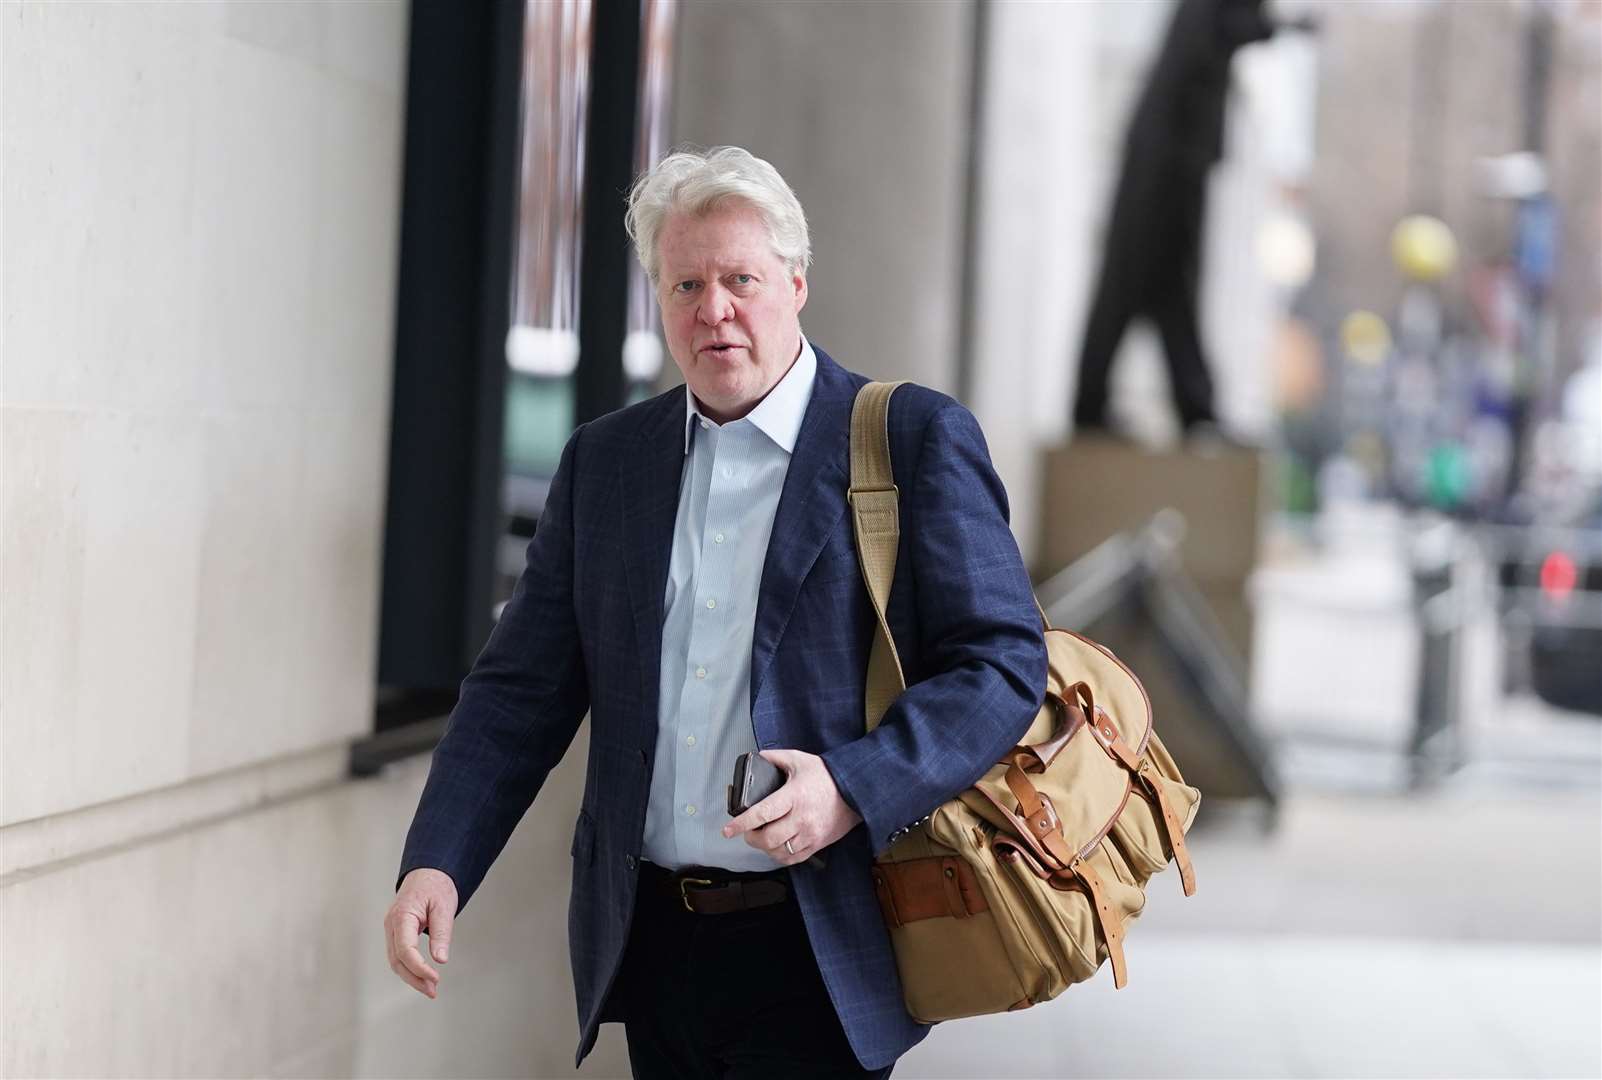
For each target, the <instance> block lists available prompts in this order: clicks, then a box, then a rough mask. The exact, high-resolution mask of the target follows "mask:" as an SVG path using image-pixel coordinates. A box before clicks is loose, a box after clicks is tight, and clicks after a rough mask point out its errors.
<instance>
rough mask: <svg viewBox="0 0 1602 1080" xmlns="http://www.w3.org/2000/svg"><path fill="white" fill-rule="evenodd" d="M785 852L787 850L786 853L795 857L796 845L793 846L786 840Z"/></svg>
mask: <svg viewBox="0 0 1602 1080" xmlns="http://www.w3.org/2000/svg"><path fill="white" fill-rule="evenodd" d="M784 850H786V851H788V852H789V853H790V854H791V855H794V854H795V847H794V845H792V844H791V843H790V841H789V840H786V841H785V842H784Z"/></svg>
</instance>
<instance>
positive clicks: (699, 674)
mask: <svg viewBox="0 0 1602 1080" xmlns="http://www.w3.org/2000/svg"><path fill="white" fill-rule="evenodd" d="M695 677H696V678H697V679H704V678H706V668H704V667H698V668H696V669H695Z"/></svg>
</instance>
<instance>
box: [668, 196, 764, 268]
mask: <svg viewBox="0 0 1602 1080" xmlns="http://www.w3.org/2000/svg"><path fill="white" fill-rule="evenodd" d="M731 210H732V211H733V212H731ZM731 210H713V211H711V212H709V213H705V214H692V213H688V212H680V213H677V214H674V215H673V216H672V217H670V218H668V220H667V224H666V225H665V227H664V228H663V230H662V244H661V253H662V256H663V259H664V261H669V262H672V261H699V260H703V259H707V258H717V257H720V256H724V257H739V258H748V257H751V256H755V255H762V254H770V255H773V256H774V257H775V258H777V257H778V255H777V252H775V251H774V250H773V237H772V235H771V234H770V233H769V232H768V228H767V223H766V222H764V221H763V220H762V216H761V214H759V213H758V212H757V211H755V210H753V209H750V208H749V207H741V208H731Z"/></svg>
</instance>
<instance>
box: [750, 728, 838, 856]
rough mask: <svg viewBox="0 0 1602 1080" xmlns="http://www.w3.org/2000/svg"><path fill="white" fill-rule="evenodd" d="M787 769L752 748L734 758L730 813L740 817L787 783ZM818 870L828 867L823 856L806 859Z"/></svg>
mask: <svg viewBox="0 0 1602 1080" xmlns="http://www.w3.org/2000/svg"><path fill="white" fill-rule="evenodd" d="M786 779H787V778H786V777H785V775H784V770H783V769H781V768H779V767H778V766H777V765H775V764H773V762H771V761H769V760H768V759H767V758H765V757H763V756H762V755H761V754H759V753H757V752H756V751H755V750H752V751H751V752H749V753H745V754H741V755H740V756H739V757H737V758H735V759H734V782H733V783H732V784H730V785H729V816H730V817H739V816H740V815H741V814H743V813H745V812H746V811H747V810H749V809H751V807H753V806H755V805H756V804H757V803H759V802H761V801H762V800H763V799H765V798H767V797H768V796H769V795H772V794H773V793H774V792H775V791H778V790H779V789H780V788H781V787H783V786H784V782H785V780H786ZM806 865H807V866H810V867H812V868H813V869H814V870H822V869H823V867H824V862H823V856H821V855H814V856H812V857H811V858H810V859H808V860H807V861H806Z"/></svg>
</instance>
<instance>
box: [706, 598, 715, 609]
mask: <svg viewBox="0 0 1602 1080" xmlns="http://www.w3.org/2000/svg"><path fill="white" fill-rule="evenodd" d="M706 606H707V607H709V608H715V607H717V606H718V602H717V601H716V600H711V599H708V600H707V602H706Z"/></svg>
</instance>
